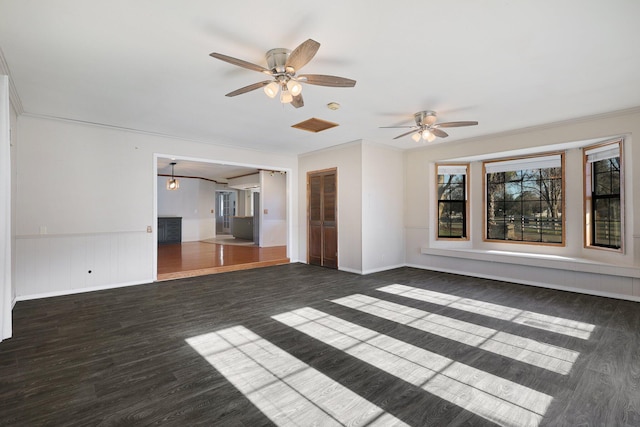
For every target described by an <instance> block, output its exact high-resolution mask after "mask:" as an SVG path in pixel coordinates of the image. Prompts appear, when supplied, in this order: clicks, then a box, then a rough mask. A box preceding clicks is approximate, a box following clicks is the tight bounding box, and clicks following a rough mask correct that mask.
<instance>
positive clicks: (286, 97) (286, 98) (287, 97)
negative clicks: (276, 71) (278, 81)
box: [280, 84, 293, 104]
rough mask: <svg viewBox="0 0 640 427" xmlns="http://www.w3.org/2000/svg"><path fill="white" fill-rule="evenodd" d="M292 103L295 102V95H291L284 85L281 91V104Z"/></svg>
mask: <svg viewBox="0 0 640 427" xmlns="http://www.w3.org/2000/svg"><path fill="white" fill-rule="evenodd" d="M291 101H293V95H291V92H289V90H288V89H287V86H286V85H284V84H283V85H282V90H281V91H280V102H282V103H283V104H288V103H290V102H291Z"/></svg>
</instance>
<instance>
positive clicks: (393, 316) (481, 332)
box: [332, 294, 580, 375]
mask: <svg viewBox="0 0 640 427" xmlns="http://www.w3.org/2000/svg"><path fill="white" fill-rule="evenodd" d="M332 302H334V303H336V304H340V305H343V306H345V307H349V308H353V309H355V310H358V311H362V312H364V313H368V314H371V315H374V316H377V317H381V318H384V319H387V320H391V321H394V322H397V323H400V324H402V325H407V326H410V327H412V328H415V329H419V330H421V331H425V332H428V333H431V334H434V335H439V336H441V337H444V338H447V339H451V340H455V341H458V342H461V343H463V344H467V345H470V346H473V347H477V348H481V349H483V350H486V351H489V352H492V353H495V354H498V355H501V356H505V357H509V358H511V359H514V360H518V361H520V362H524V363H527V364H530V365H533V366H537V367H540V368H543V369H547V370H550V371H553V372H557V373H559V374H563V375H566V374H568V373H569V372H570V371H571V367H572V366H573V363H574V362H575V361H576V359H577V358H578V356H579V355H580V353H579V352H577V351H573V350H569V349H565V348H562V347H558V346H555V345H551V344H546V343H542V342H539V341H535V340H532V339H530V338H525V337H521V336H517V335H513V334H509V333H506V332H500V331H497V330H495V329H492V328H487V327H485V326H480V325H476V324H473V323H469V322H464V321H461V320H457V319H453V318H450V317H446V316H442V315H439V314H434V313H430V312H428V311H423V310H419V309H416V308H412V307H408V306H405V305H401V304H396V303H393V302H389V301H384V300H381V299H378V298H374V297H370V296H366V295H360V294H354V295H350V296H347V297H344V298H338V299H335V300H332Z"/></svg>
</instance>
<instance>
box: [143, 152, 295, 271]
mask: <svg viewBox="0 0 640 427" xmlns="http://www.w3.org/2000/svg"><path fill="white" fill-rule="evenodd" d="M156 167H157V191H156V195H155V196H156V197H155V201H156V217H157V223H156V224H157V229H156V233H155V235H156V236H157V251H156V266H157V269H156V273H157V280H168V279H176V278H181V277H192V276H200V275H205V274H214V273H220V272H226V271H233V270H245V269H249V268H258V267H265V266H269V265H278V264H286V263H289V255H288V253H289V251H288V245H289V242H288V236H289V220H290V219H289V218H288V214H287V212H288V206H289V204H290V203H291V201H290V200H288V199H287V194H290V192H288V191H287V187H288V185H290V184H289V179H288V177H287V171H286V170H277V171H276V170H270V169H269V170H267V169H263V168H259V167H255V166H250V165H237V164H222V163H215V162H208V161H206V160H198V159H184V158H176V157H169V156H160V155H158V156H157V158H156ZM260 206H263V207H264V209H261V208H260Z"/></svg>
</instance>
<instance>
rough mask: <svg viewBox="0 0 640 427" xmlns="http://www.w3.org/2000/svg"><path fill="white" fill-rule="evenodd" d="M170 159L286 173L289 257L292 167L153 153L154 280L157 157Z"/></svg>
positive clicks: (155, 261) (154, 273)
mask: <svg viewBox="0 0 640 427" xmlns="http://www.w3.org/2000/svg"><path fill="white" fill-rule="evenodd" d="M159 158H164V159H171V160H185V161H193V162H201V163H209V164H214V165H216V164H221V165H235V166H244V167H248V168H252V169H258V170H273V171H283V172H285V173H286V178H287V183H286V189H285V192H286V195H285V198H286V201H287V207H286V212H287V215H286V218H287V258H289V259H291V251H292V249H293V248H294V244H293V243H294V242H293V236H294V233H293V226H294V220H293V169H292V168H287V167H277V166H272V165H264V164H253V163H241V162H233V161H229V160H223V159H205V158H201V157H188V156H180V155H176V154H166V153H157V152H155V153H153V169H152V173H153V179H152V181H153V186H152V188H153V218H152V224H154V225H153V226H151V239H150V242H149V244H150V246H151V250H152V254H153V259H152V267H151V268H152V278H153V281H154V282H157V281H158V243H157V242H158V230H157V228H158V227H157V224H158V159H159ZM260 197H262V192H261V193H260ZM256 214H257V213H256V212H254V217H255V216H256Z"/></svg>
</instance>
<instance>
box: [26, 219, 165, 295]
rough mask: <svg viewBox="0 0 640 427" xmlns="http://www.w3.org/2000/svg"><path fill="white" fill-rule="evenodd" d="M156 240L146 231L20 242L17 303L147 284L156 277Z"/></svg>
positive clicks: (40, 237)
mask: <svg viewBox="0 0 640 427" xmlns="http://www.w3.org/2000/svg"><path fill="white" fill-rule="evenodd" d="M152 239H153V235H152V234H149V233H146V232H145V231H138V232H117V233H96V234H81V235H61V236H33V237H18V238H17V239H16V249H17V254H18V257H17V269H16V270H17V271H16V273H17V277H18V278H19V283H20V287H19V294H18V297H19V298H21V297H22V298H23V299H27V298H38V297H44V296H53V295H63V294H67V293H75V292H80V291H88V290H95V289H105V288H110V287H114V286H126V285H133V284H140V283H147V282H149V281H150V280H151V279H150V278H151V277H153V271H151V265H152V260H151V255H152V254H151V253H150V252H149V251H148V247H149V243H150V242H152ZM145 253H146V256H145V258H146V259H144V258H141V254H145Z"/></svg>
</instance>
